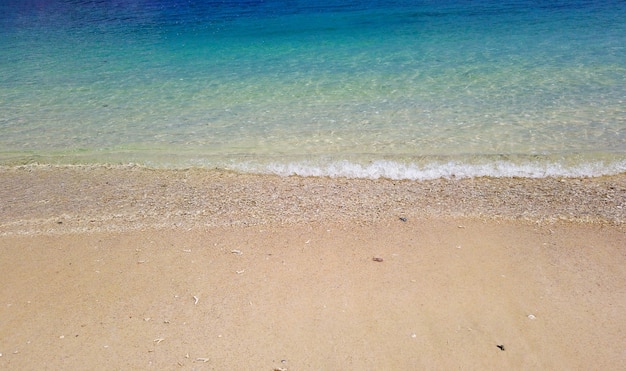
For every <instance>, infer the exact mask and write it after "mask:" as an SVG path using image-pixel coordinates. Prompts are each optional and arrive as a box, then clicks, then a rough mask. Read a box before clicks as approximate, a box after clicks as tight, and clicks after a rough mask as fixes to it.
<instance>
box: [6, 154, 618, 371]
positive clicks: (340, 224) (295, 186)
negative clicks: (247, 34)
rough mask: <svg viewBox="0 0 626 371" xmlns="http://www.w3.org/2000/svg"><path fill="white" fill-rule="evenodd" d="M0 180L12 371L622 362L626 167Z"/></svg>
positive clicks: (159, 173) (138, 173)
mask: <svg viewBox="0 0 626 371" xmlns="http://www.w3.org/2000/svg"><path fill="white" fill-rule="evenodd" d="M0 182H1V183H2V187H0V188H1V190H0V205H1V206H0V207H1V208H2V210H1V212H0V218H1V219H0V269H2V271H3V280H4V283H3V285H2V288H1V289H0V300H1V302H0V318H2V321H1V322H0V354H1V356H0V368H3V369H4V368H6V369H37V368H42V367H47V368H54V369H68V368H73V369H76V368H85V369H87V368H88V369H111V368H119V369H122V368H124V369H144V368H151V367H155V368H165V369H171V368H181V369H222V368H233V369H262V370H278V369H281V370H307V369H416V368H459V367H466V368H470V369H489V368H490V369H494V368H500V369H502V368H515V369H520V368H534V369H539V368H541V369H559V368H560V369H563V368H565V369H567V368H570V369H589V368H603V369H619V368H623V367H625V366H626V361H625V360H626V357H624V350H623V347H622V343H623V341H622V340H623V338H624V334H626V317H624V315H623V313H625V312H626V296H624V292H626V290H625V288H626V287H625V286H624V282H626V267H625V266H624V264H623V258H624V257H625V256H626V229H625V223H624V219H625V218H624V212H623V209H622V208H623V207H626V204H625V203H626V200H625V198H626V174H621V175H617V176H610V177H600V178H585V179H570V178H564V179H552V178H546V179H506V178H479V179H440V180H436V181H424V182H415V181H391V180H385V179H379V180H367V179H341V178H337V179H333V178H302V177H278V176H266V175H250V174H238V173H232V172H228V171H221V170H202V169H187V170H155V169H147V168H142V167H138V166H122V167H120V166H60V167H59V166H42V165H40V166H26V167H14V168H3V169H1V170H0Z"/></svg>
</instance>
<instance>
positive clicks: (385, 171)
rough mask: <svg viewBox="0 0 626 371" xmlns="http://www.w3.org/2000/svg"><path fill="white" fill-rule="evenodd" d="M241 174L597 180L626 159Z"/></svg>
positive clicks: (314, 167) (339, 164)
mask: <svg viewBox="0 0 626 371" xmlns="http://www.w3.org/2000/svg"><path fill="white" fill-rule="evenodd" d="M230 168H231V169H233V170H237V171H242V172H253V173H264V174H276V175H281V176H291V175H298V176H306V177H309V176H312V177H325V176H328V177H332V178H340V177H345V178H364V179H378V178H387V179H393V180H429V179H439V178H448V179H449V178H473V177H496V178H500V177H521V178H547V177H568V178H574V177H597V176H603V175H615V174H620V173H624V172H626V160H619V161H614V162H611V163H606V162H603V161H598V162H587V163H581V164H576V165H571V166H565V165H562V164H560V163H556V162H552V163H542V162H532V161H527V162H521V163H515V162H511V161H504V160H500V161H493V162H485V163H476V164H472V163H463V162H457V161H448V162H432V163H428V164H425V165H417V164H414V163H408V164H404V163H400V162H396V161H389V160H377V161H372V162H371V163H369V164H365V165H364V164H358V163H354V162H350V161H345V160H342V161H333V162H329V163H326V164H321V165H320V164H312V163H309V162H291V163H276V162H274V163H269V164H266V165H262V164H252V163H250V162H248V163H245V164H244V163H241V164H238V165H235V166H230Z"/></svg>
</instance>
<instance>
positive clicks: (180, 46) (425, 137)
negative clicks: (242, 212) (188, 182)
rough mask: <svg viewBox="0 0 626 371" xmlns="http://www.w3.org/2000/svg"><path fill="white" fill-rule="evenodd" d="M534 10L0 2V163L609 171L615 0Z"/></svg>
mask: <svg viewBox="0 0 626 371" xmlns="http://www.w3.org/2000/svg"><path fill="white" fill-rule="evenodd" d="M544 3H545V2H539V1H509V2H505V3H502V2H497V1H473V2H466V1H443V2H442V1H436V2H435V1H417V2H416V1H401V0H399V1H358V2H357V1H353V2H351V1H335V0H326V1H320V2H316V5H312V4H310V2H307V1H303V0H302V1H300V0H296V1H284V0H283V1H278V0H268V1H213V2H201V1H165V0H163V1H159V0H152V1H148V0H145V1H134V2H126V1H110V2H99V1H78V0H74V1H60V0H56V1H54V0H51V1H44V0H41V1H14V0H9V1H7V0H2V1H0V163H3V164H16V163H26V162H33V161H36V162H47V163H94V162H95V163H105V162H106V163H111V162H112V163H128V162H135V163H142V164H145V165H148V166H156V167H186V166H204V167H226V168H232V169H235V170H240V171H253V172H274V173H279V174H284V175H287V174H293V173H298V174H303V175H331V176H354V177H378V176H386V177H391V178H411V179H422V178H429V177H440V176H452V175H455V176H481V175H491V176H512V175H519V176H549V175H565V176H586V175H602V174H612V173H619V172H624V171H626V17H624V16H623V15H624V14H626V3H625V2H623V1H613V2H612V1H607V2H602V4H601V5H597V4H596V3H595V2H587V1H556V2H550V4H544ZM317 4H319V5H317Z"/></svg>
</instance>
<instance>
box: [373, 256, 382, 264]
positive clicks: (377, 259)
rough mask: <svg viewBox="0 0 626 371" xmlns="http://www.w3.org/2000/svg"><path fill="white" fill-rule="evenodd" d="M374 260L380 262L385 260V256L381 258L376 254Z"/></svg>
mask: <svg viewBox="0 0 626 371" xmlns="http://www.w3.org/2000/svg"><path fill="white" fill-rule="evenodd" d="M372 260H373V261H375V262H379V263H380V262H382V261H383V258H379V257H377V256H375V257H373V258H372Z"/></svg>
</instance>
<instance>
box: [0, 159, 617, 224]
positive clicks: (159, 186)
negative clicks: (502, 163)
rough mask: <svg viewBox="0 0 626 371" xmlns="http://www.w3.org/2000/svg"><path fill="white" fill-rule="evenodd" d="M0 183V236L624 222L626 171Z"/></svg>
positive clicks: (105, 175)
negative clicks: (458, 220) (458, 221)
mask: <svg viewBox="0 0 626 371" xmlns="http://www.w3.org/2000/svg"><path fill="white" fill-rule="evenodd" d="M0 183H1V184H0V201H1V202H0V235H3V234H31V233H65V232H81V231H99V230H111V231H125V230H133V229H142V228H150V227H183V228H192V227H202V226H204V227H212V226H229V225H232V226H246V225H248V226H251V225H263V224H294V223H296V224H297V223H310V222H351V223H361V224H363V223H370V222H376V221H380V220H392V219H397V218H399V217H407V218H424V217H442V216H444V217H448V216H452V217H470V218H479V219H500V220H521V221H527V222H531V223H532V222H548V223H549V222H555V221H574V222H594V223H610V224H617V225H623V224H624V222H625V221H626V173H622V174H619V175H613V176H604V177H597V178H538V179H532V178H486V177H484V178H468V179H435V180H427V181H409V180H389V179H374V180H372V179H347V178H329V177H299V176H292V177H281V176H276V175H255V174H242V173H234V172H230V171H225V170H216V169H150V168H145V167H140V166H131V165H129V166H105V165H94V166H88V165H81V166H46V165H36V166H19V167H5V168H0Z"/></svg>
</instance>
